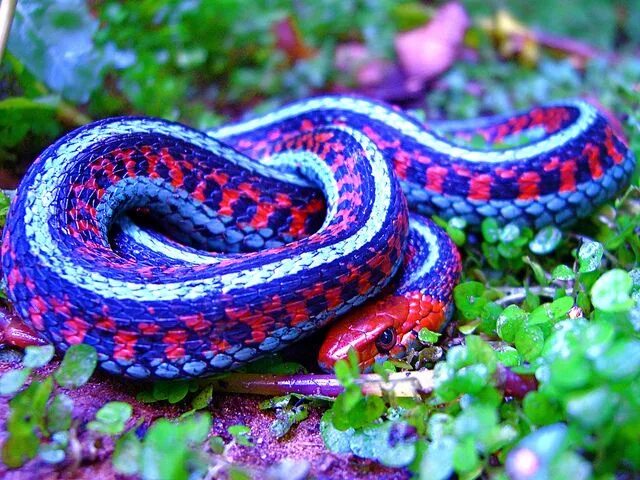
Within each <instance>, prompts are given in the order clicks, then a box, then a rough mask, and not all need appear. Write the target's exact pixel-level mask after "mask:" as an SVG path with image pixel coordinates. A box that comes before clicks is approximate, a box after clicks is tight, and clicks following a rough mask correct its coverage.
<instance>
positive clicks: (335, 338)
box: [318, 292, 446, 371]
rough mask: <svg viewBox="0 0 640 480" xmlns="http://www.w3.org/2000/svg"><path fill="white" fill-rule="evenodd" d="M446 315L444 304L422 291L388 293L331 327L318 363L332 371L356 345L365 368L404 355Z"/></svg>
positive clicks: (360, 360)
mask: <svg viewBox="0 0 640 480" xmlns="http://www.w3.org/2000/svg"><path fill="white" fill-rule="evenodd" d="M445 318H446V312H445V309H444V308H443V305H442V303H440V302H437V301H434V299H432V298H431V297H429V296H427V295H423V294H422V293H420V292H406V293H405V294H404V295H398V294H391V295H387V296H385V297H383V298H381V299H379V300H374V301H372V302H369V303H367V304H365V305H364V306H363V307H361V308H358V309H356V310H354V311H352V312H351V313H349V314H347V315H346V316H345V317H343V318H341V319H340V320H338V321H337V322H336V323H335V324H333V325H332V326H331V327H330V328H329V331H328V333H327V335H326V337H325V340H324V343H323V344H322V346H321V347H320V352H319V354H318V365H319V366H320V368H322V369H323V370H325V371H332V370H333V367H334V365H335V363H336V362H337V361H338V360H340V359H346V358H347V354H348V352H349V349H350V348H353V349H354V350H355V351H356V352H357V353H358V360H359V363H358V365H359V367H360V370H362V371H364V370H366V369H368V368H370V367H371V366H372V365H373V364H374V362H381V361H384V360H386V359H388V358H398V357H401V356H402V355H403V354H404V353H405V351H406V348H407V346H408V345H409V344H410V343H411V342H412V341H413V340H414V339H415V338H416V336H417V332H418V331H419V330H420V329H421V328H423V327H426V328H429V329H430V330H438V329H439V328H440V327H441V326H442V324H443V322H444V320H445Z"/></svg>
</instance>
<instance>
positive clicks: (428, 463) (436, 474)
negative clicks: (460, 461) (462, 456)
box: [420, 436, 456, 480]
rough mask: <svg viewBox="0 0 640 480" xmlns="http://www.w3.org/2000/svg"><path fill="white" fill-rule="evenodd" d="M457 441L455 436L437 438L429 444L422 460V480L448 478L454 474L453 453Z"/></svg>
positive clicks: (444, 479)
mask: <svg viewBox="0 0 640 480" xmlns="http://www.w3.org/2000/svg"><path fill="white" fill-rule="evenodd" d="M455 449H456V441H455V439H454V438H453V437H449V436H443V437H438V438H435V439H434V440H433V441H432V442H431V443H429V444H428V446H427V451H426V452H425V453H424V455H423V456H422V460H421V461H420V480H446V479H448V478H450V477H451V475H452V474H453V455H454V452H455Z"/></svg>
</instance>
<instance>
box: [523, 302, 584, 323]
mask: <svg viewBox="0 0 640 480" xmlns="http://www.w3.org/2000/svg"><path fill="white" fill-rule="evenodd" d="M572 308H573V297H568V296H565V297H560V298H558V299H557V300H554V301H553V302H552V303H545V304H543V305H540V306H539V307H538V308H536V309H535V310H534V311H533V312H531V313H530V314H529V319H528V320H527V324H528V325H538V324H542V323H547V322H553V321H557V320H562V319H564V318H566V316H567V314H568V313H569V311H570V310H571V309H572Z"/></svg>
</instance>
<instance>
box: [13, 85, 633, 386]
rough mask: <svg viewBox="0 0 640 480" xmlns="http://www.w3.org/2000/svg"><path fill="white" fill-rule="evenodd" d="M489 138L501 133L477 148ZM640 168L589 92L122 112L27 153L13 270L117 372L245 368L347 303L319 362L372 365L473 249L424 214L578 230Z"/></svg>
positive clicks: (16, 212) (50, 328) (18, 297)
mask: <svg viewBox="0 0 640 480" xmlns="http://www.w3.org/2000/svg"><path fill="white" fill-rule="evenodd" d="M474 135H481V136H482V137H483V138H484V140H485V141H486V142H487V145H488V146H487V147H486V148H480V149H474V148H471V147H469V142H468V140H469V139H470V138H471V137H472V136H474ZM510 141H511V142H513V141H520V143H521V144H520V145H517V146H512V147H507V148H505V147H504V146H500V144H503V143H505V142H507V143H508V142H510ZM634 166H635V159H634V158H633V156H632V154H631V153H630V152H629V150H628V149H627V147H626V145H625V141H624V139H623V138H622V137H621V136H620V135H618V134H617V133H616V132H615V130H614V129H613V128H612V126H611V125H610V124H609V123H608V122H607V120H605V118H604V117H603V116H602V115H601V114H600V113H599V112H598V111H597V110H596V109H595V108H594V107H593V106H591V105H589V104H587V103H584V102H581V101H570V102H563V103H557V104H550V105H546V106H541V107H538V108H534V109H532V110H529V111H527V112H523V113H519V114H515V115H513V116H510V117H491V118H485V119H479V120H474V121H466V122H448V123H439V124H436V125H433V126H431V127H425V126H424V125H423V124H421V123H420V122H419V121H418V120H416V119H415V118H413V117H412V116H410V115H408V114H406V113H404V112H402V111H401V110H399V109H396V108H393V107H390V106H388V105H384V104H381V103H377V102H373V101H369V100H365V99H361V98H357V97H348V96H327V97H318V98H312V99H309V100H304V101H301V102H298V103H294V104H292V105H289V106H286V107H284V108H281V109H279V110H276V111H275V112H273V113H270V114H267V115H264V116H261V117H258V118H256V119H253V120H249V121H245V122H240V123H236V124H230V125H226V126H223V127H222V128H219V129H216V130H212V131H210V132H202V131H198V130H195V129H192V128H188V127H186V126H183V125H179V124H176V123H171V122H167V121H163V120H157V119H150V118H114V119H107V120H102V121H98V122H95V123H92V124H90V125H86V126H84V127H81V128H79V129H77V130H75V131H73V132H71V133H69V134H68V135H66V136H64V137H63V138H61V139H60V140H58V141H57V142H56V143H54V144H53V145H51V146H50V147H49V148H47V149H46V150H45V151H44V152H43V153H42V154H41V155H40V156H39V157H38V159H37V160H36V161H35V162H34V164H33V165H32V166H31V168H30V169H29V171H28V172H27V174H26V176H25V177H24V179H23V180H22V182H21V184H20V187H19V189H18V193H17V196H16V198H15V199H14V201H13V203H12V205H11V208H10V212H9V216H8V220H7V225H6V227H5V230H4V237H3V243H2V265H3V271H4V277H5V282H6V286H7V292H8V295H9V297H10V299H11V300H12V301H13V303H14V305H15V306H16V309H17V311H18V313H19V314H20V315H21V316H22V317H23V318H24V319H25V320H27V321H28V323H30V324H31V325H32V326H33V327H34V328H35V329H36V330H38V331H39V332H42V334H43V335H44V336H45V337H46V338H47V339H49V340H50V341H51V342H53V343H54V344H55V345H56V346H57V347H58V348H59V349H61V350H66V349H67V348H68V347H69V345H72V344H76V343H80V342H85V343H88V344H91V345H93V346H94V347H95V348H96V350H97V352H98V358H99V363H100V365H101V366H102V368H104V369H105V370H107V371H109V372H112V373H115V374H121V375H126V376H129V377H135V378H162V379H171V378H182V377H194V376H202V375H207V374H211V373H215V372H219V371H225V370H228V369H233V368H236V367H238V366H241V365H243V364H244V363H246V362H248V361H251V360H253V359H255V358H257V357H258V356H260V355H262V354H264V353H268V352H272V351H275V350H278V349H280V348H282V347H284V346H286V345H288V344H289V343H291V342H293V341H296V340H298V339H300V338H302V337H304V336H306V335H308V334H309V333H311V332H314V331H316V330H317V329H319V328H320V327H322V326H324V325H326V324H328V323H329V322H330V321H332V320H334V319H335V318H337V317H341V316H342V317H343V319H341V320H339V321H338V324H337V326H335V327H333V329H332V330H331V331H330V332H329V334H328V339H327V340H326V341H325V345H324V346H323V347H322V350H321V356H320V363H321V365H323V366H324V367H325V368H330V367H331V364H332V363H333V362H334V361H335V359H336V358H340V357H341V356H344V354H345V353H346V349H347V348H348V346H349V345H352V346H355V347H356V348H357V349H358V350H359V352H360V354H361V359H362V362H363V365H369V364H370V363H371V362H372V361H373V360H374V358H375V357H376V356H380V355H398V354H401V352H402V351H403V350H404V348H406V345H407V344H408V342H409V341H410V340H411V339H412V338H414V337H415V335H416V332H417V331H418V330H419V329H420V328H421V327H422V326H427V327H429V328H431V329H438V328H440V326H441V325H442V324H443V322H444V321H445V320H446V317H447V314H448V313H449V312H450V310H451V308H450V304H451V295H452V289H453V286H454V285H455V283H456V281H457V278H458V275H459V271H460V258H459V255H458V253H457V251H456V249H455V246H454V245H453V244H452V242H451V241H450V239H448V237H447V236H446V235H445V234H444V232H443V231H442V230H440V229H439V228H438V227H436V226H435V225H434V224H433V223H432V222H431V221H430V220H427V219H424V218H422V217H421V216H420V215H419V214H421V215H427V216H429V215H433V214H437V215H440V216H442V217H444V218H450V217H453V216H459V217H463V218H465V219H466V220H467V222H468V223H470V224H472V225H478V224H479V223H480V222H481V221H482V219H483V218H485V217H497V218H499V219H500V221H502V222H516V223H518V224H522V225H530V226H533V227H542V226H544V225H547V224H550V223H553V224H556V225H559V226H563V225H567V224H569V223H571V222H573V221H575V220H576V219H578V218H582V217H585V216H586V215H589V213H590V212H592V211H593V209H594V208H595V207H597V206H598V205H600V204H602V203H603V202H606V201H607V200H609V199H611V198H613V197H614V196H615V194H616V192H617V191H619V190H620V189H621V188H623V187H624V186H625V185H627V184H628V182H629V179H630V176H631V173H632V171H633V169H634ZM407 207H408V208H409V209H411V210H412V211H414V212H416V213H412V214H411V215H409V214H408V209H407ZM399 270H402V272H401V273H397V272H398V271H399ZM394 278H395V280H394ZM374 297H376V298H375V300H370V299H372V298H374ZM367 301H369V302H368V303H367V304H366V305H365V306H363V307H360V308H356V307H358V305H360V304H362V303H365V302H367ZM348 312H349V313H348ZM347 313H348V315H347V316H346V317H345V316H344V315H345V314H347Z"/></svg>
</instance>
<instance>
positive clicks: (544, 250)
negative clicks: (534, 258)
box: [529, 225, 562, 255]
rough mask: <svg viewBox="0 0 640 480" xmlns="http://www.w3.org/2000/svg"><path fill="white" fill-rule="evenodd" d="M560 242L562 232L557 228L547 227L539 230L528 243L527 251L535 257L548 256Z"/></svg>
mask: <svg viewBox="0 0 640 480" xmlns="http://www.w3.org/2000/svg"><path fill="white" fill-rule="evenodd" d="M561 241H562V232H561V231H560V229H559V228H558V227H555V226H553V225H549V226H548V227H544V228H543V229H542V230H540V231H539V232H538V233H537V234H536V236H535V237H533V240H531V242H529V250H531V251H532V252H533V253H535V254H536V255H548V254H549V253H551V252H553V251H554V250H555V249H556V248H557V247H558V245H560V242H561Z"/></svg>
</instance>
